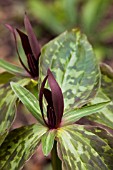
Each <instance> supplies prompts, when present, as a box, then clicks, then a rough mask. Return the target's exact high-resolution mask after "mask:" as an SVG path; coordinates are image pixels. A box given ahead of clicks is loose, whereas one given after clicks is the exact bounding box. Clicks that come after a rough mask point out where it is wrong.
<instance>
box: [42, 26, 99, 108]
mask: <svg viewBox="0 0 113 170" xmlns="http://www.w3.org/2000/svg"><path fill="white" fill-rule="evenodd" d="M40 65H41V67H40V79H41V81H42V80H43V78H44V76H45V75H46V72H47V69H48V68H50V69H51V71H52V72H53V74H54V76H55V78H56V80H57V82H58V83H59V85H60V87H61V89H62V92H63V96H64V105H65V110H69V109H71V108H73V109H74V108H77V107H81V106H82V105H84V104H86V103H88V102H89V101H90V100H91V99H92V98H94V96H95V94H96V92H97V91H98V88H99V78H100V76H99V68H98V65H97V62H96V58H95V55H94V52H93V49H92V46H91V45H90V44H89V42H88V40H87V38H86V36H85V35H84V34H81V33H80V31H79V30H77V29H73V30H72V31H70V32H69V31H66V32H64V33H63V34H61V35H60V36H58V37H57V38H55V39H54V40H52V41H50V42H49V43H48V44H46V45H45V46H44V47H43V48H42V52H41V56H40Z"/></svg>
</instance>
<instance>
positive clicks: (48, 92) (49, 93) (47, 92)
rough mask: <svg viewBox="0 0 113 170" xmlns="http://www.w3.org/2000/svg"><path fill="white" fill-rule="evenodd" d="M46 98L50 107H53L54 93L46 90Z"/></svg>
mask: <svg viewBox="0 0 113 170" xmlns="http://www.w3.org/2000/svg"><path fill="white" fill-rule="evenodd" d="M44 97H45V99H46V101H47V103H48V105H49V106H51V107H53V102H52V93H51V91H50V90H48V89H46V88H44Z"/></svg>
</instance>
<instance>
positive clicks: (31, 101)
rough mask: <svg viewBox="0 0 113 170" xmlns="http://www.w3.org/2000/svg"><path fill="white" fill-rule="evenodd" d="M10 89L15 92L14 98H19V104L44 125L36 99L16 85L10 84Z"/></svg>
mask: <svg viewBox="0 0 113 170" xmlns="http://www.w3.org/2000/svg"><path fill="white" fill-rule="evenodd" d="M11 87H12V89H13V91H14V92H15V94H16V96H18V97H19V99H20V100H21V102H22V103H23V104H24V105H25V106H26V108H27V109H28V110H29V111H30V112H31V113H32V115H33V116H34V117H35V118H36V119H37V120H38V121H39V122H40V123H41V124H43V125H44V122H43V119H42V115H41V111H40V107H39V102H38V100H37V99H36V97H35V96H34V95H33V94H32V93H30V92H29V91H28V90H27V89H25V88H24V87H22V86H20V85H19V84H17V83H14V82H11Z"/></svg>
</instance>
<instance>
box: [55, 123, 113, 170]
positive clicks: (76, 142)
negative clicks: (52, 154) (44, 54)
mask: <svg viewBox="0 0 113 170" xmlns="http://www.w3.org/2000/svg"><path fill="white" fill-rule="evenodd" d="M57 134H58V135H57V141H58V146H57V151H58V156H59V158H60V159H61V161H62V170H78V169H79V170H83V169H84V170H95V169H96V170H112V169H113V161H112V160H113V136H112V135H111V134H110V133H108V132H107V131H106V130H104V129H102V128H98V127H92V126H81V125H77V124H75V125H70V126H66V127H64V128H61V129H59V130H58V133H57Z"/></svg>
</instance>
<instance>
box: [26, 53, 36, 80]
mask: <svg viewBox="0 0 113 170" xmlns="http://www.w3.org/2000/svg"><path fill="white" fill-rule="evenodd" d="M27 60H28V65H29V69H30V71H31V75H32V77H38V75H39V70H38V62H37V61H34V58H33V56H32V55H31V54H28V55H27ZM36 66H37V67H36Z"/></svg>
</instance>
